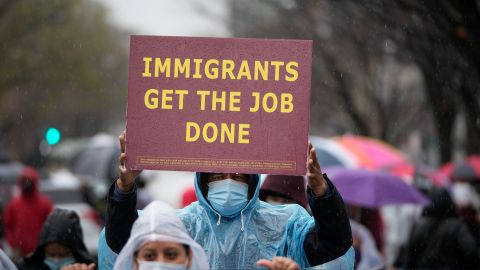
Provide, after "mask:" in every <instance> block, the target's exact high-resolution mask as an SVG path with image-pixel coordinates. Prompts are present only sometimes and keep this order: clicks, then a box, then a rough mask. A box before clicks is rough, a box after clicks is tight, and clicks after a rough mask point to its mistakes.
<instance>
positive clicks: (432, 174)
mask: <svg viewBox="0 0 480 270" xmlns="http://www.w3.org/2000/svg"><path fill="white" fill-rule="evenodd" d="M380 170H381V171H385V172H389V173H391V174H394V175H396V176H400V177H401V178H402V179H403V180H405V181H406V182H407V183H409V184H413V183H414V182H418V181H424V180H425V181H428V182H429V183H430V185H433V186H436V187H441V186H445V185H447V184H449V183H450V179H449V178H448V177H447V176H446V175H445V174H443V173H441V172H439V171H437V170H434V169H433V168H431V167H429V166H427V165H424V164H417V165H414V164H410V163H404V164H397V165H393V166H389V167H385V168H380Z"/></svg>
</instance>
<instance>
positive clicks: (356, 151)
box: [334, 135, 409, 169]
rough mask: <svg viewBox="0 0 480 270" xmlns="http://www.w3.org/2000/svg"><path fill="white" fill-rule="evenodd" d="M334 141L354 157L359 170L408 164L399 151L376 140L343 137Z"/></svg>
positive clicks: (360, 137)
mask: <svg viewBox="0 0 480 270" xmlns="http://www.w3.org/2000/svg"><path fill="white" fill-rule="evenodd" d="M334 140H335V141H336V142H338V143H339V144H341V145H342V146H343V147H344V148H345V149H347V150H348V151H350V152H351V153H352V154H353V155H354V156H355V158H356V160H357V164H358V166H359V167H360V168H365V169H381V168H386V167H391V166H394V165H397V164H409V161H408V159H407V158H406V157H405V155H404V154H403V153H402V152H401V151H400V150H398V149H396V148H394V147H393V146H391V145H389V144H387V143H385V142H382V141H380V140H377V139H373V138H368V137H362V136H353V135H344V136H340V137H336V138H334Z"/></svg>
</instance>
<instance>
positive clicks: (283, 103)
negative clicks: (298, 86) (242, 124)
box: [250, 92, 293, 113]
mask: <svg viewBox="0 0 480 270" xmlns="http://www.w3.org/2000/svg"><path fill="white" fill-rule="evenodd" d="M261 95H262V94H261V93H259V92H253V93H252V97H253V99H254V103H253V106H252V107H250V112H258V110H260V109H263V110H264V111H265V112H267V113H273V112H275V111H278V110H279V109H280V113H291V112H292V111H293V95H292V94H290V93H281V94H280V98H279V97H278V96H277V94H275V93H273V92H268V93H264V94H263V96H261Z"/></svg>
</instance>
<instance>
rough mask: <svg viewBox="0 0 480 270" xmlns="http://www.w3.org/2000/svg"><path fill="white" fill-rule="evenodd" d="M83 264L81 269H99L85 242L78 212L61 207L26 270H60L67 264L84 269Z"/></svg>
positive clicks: (45, 228)
mask: <svg viewBox="0 0 480 270" xmlns="http://www.w3.org/2000/svg"><path fill="white" fill-rule="evenodd" d="M75 264H76V265H75ZM79 264H82V266H83V267H81V269H89V270H91V269H95V264H94V260H93V259H92V258H91V257H90V255H88V252H87V248H86V247H85V244H84V242H83V233H82V228H81V227H80V219H79V217H78V215H77V213H75V212H74V211H71V210H65V209H58V208H57V209H55V210H53V212H52V213H51V214H50V215H49V216H48V218H47V220H46V221H45V224H44V225H43V227H42V231H41V234H40V238H39V240H38V246H37V247H36V249H35V251H34V252H33V254H32V255H31V256H29V257H27V258H25V263H24V265H25V267H24V269H34V270H39V269H41V270H60V268H62V267H64V266H67V265H71V266H72V267H71V269H80V268H79V267H80V265H79ZM74 266H75V267H74ZM77 266H78V267H77Z"/></svg>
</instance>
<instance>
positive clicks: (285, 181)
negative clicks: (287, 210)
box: [259, 175, 308, 209]
mask: <svg viewBox="0 0 480 270" xmlns="http://www.w3.org/2000/svg"><path fill="white" fill-rule="evenodd" d="M305 192H306V190H305V178H303V176H296V175H267V177H266V178H265V181H263V184H262V187H261V188H260V194H259V198H260V200H262V201H264V202H268V203H270V204H273V205H278V204H287V203H296V204H299V205H300V206H302V207H303V208H305V209H307V207H308V205H307V196H306V193H305Z"/></svg>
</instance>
